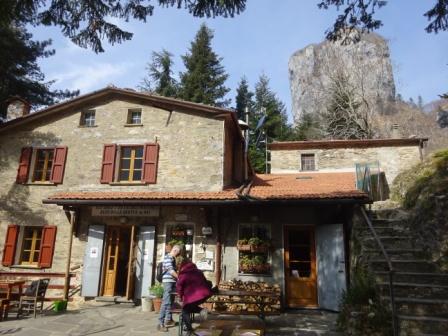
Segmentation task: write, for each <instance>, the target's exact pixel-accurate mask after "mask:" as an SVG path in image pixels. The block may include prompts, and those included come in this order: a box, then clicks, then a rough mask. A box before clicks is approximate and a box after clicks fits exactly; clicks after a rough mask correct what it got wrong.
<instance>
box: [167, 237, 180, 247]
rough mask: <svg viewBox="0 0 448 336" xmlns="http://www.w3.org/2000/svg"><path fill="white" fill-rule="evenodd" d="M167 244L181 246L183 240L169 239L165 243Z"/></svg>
mask: <svg viewBox="0 0 448 336" xmlns="http://www.w3.org/2000/svg"><path fill="white" fill-rule="evenodd" d="M167 245H170V246H174V245H180V246H182V245H184V241H183V240H181V239H174V238H173V239H171V240H170V241H169V242H168V243H167Z"/></svg>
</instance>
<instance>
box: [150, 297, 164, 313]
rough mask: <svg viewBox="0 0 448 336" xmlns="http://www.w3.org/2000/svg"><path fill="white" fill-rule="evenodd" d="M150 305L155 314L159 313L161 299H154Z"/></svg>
mask: <svg viewBox="0 0 448 336" xmlns="http://www.w3.org/2000/svg"><path fill="white" fill-rule="evenodd" d="M152 305H153V306H154V311H155V312H156V313H159V312H160V306H161V305H162V298H154V299H152Z"/></svg>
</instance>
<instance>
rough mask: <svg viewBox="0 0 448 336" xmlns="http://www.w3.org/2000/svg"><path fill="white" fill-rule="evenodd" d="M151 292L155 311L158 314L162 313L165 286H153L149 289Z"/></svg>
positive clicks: (158, 284)
mask: <svg viewBox="0 0 448 336" xmlns="http://www.w3.org/2000/svg"><path fill="white" fill-rule="evenodd" d="M149 292H150V293H151V295H152V296H153V299H152V304H153V306H154V311H155V312H156V313H158V312H159V311H160V306H161V305H162V297H163V286H162V284H160V283H157V284H155V285H152V286H151V287H149Z"/></svg>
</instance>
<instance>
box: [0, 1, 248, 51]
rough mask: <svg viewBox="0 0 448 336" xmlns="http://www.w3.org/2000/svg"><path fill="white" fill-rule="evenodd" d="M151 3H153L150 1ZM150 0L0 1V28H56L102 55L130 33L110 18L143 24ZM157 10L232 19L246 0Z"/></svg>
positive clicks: (168, 3) (183, 3) (173, 4)
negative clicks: (11, 24)
mask: <svg viewBox="0 0 448 336" xmlns="http://www.w3.org/2000/svg"><path fill="white" fill-rule="evenodd" d="M154 2H155V1H154ZM154 2H151V1H150V0H108V1H103V0H76V1H67V0H2V1H0V25H2V26H3V25H4V24H5V22H7V23H9V22H11V21H13V20H14V21H16V22H19V23H22V24H32V25H45V26H56V27H59V28H60V30H61V32H62V34H63V35H64V36H66V37H68V38H69V39H71V40H72V41H73V42H74V43H76V44H77V45H78V46H80V47H83V48H90V49H92V50H93V51H95V52H96V53H98V52H104V48H103V42H104V40H106V41H107V42H108V43H110V44H112V45H113V44H115V43H121V42H123V41H127V40H130V39H131V38H132V35H133V33H131V32H129V31H125V30H123V29H121V28H120V27H119V26H117V25H116V24H113V23H112V22H111V19H114V18H115V19H120V20H123V21H129V20H130V19H134V20H138V21H142V22H146V20H147V18H148V17H149V16H152V15H153V13H154V8H155V7H154V5H152V4H151V3H154ZM157 3H158V5H159V6H161V7H176V8H179V9H180V8H184V9H186V10H187V11H188V12H189V13H190V14H191V15H193V16H195V17H216V16H222V17H233V16H234V15H235V14H240V13H241V12H242V11H244V9H245V8H246V0H219V1H218V0H201V1H199V0H194V1H191V0H158V1H157Z"/></svg>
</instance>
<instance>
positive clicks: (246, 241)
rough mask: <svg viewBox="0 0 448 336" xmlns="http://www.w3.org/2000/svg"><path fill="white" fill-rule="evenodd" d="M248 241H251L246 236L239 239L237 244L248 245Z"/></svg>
mask: <svg viewBox="0 0 448 336" xmlns="http://www.w3.org/2000/svg"><path fill="white" fill-rule="evenodd" d="M248 243H249V241H248V240H247V239H246V238H244V239H240V240H238V242H237V245H247V244H248Z"/></svg>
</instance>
